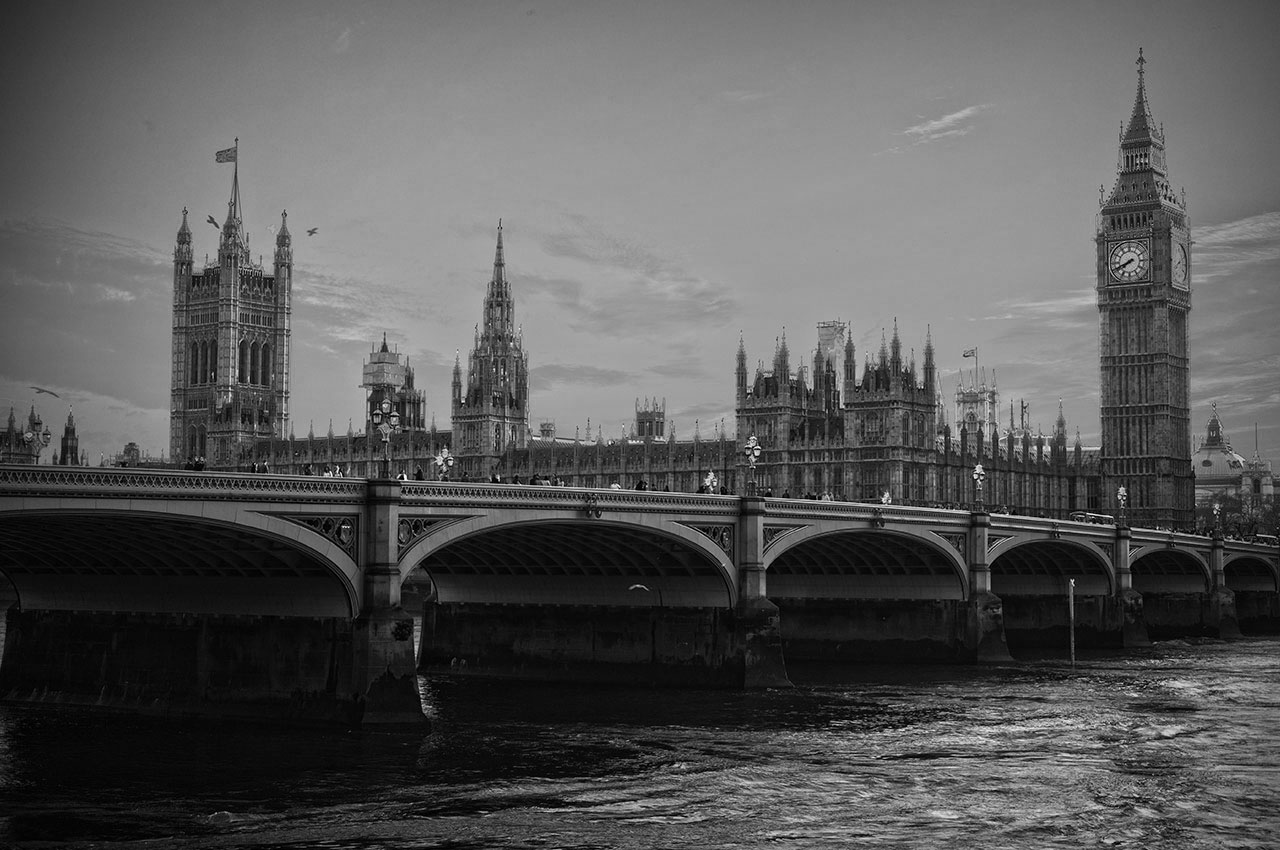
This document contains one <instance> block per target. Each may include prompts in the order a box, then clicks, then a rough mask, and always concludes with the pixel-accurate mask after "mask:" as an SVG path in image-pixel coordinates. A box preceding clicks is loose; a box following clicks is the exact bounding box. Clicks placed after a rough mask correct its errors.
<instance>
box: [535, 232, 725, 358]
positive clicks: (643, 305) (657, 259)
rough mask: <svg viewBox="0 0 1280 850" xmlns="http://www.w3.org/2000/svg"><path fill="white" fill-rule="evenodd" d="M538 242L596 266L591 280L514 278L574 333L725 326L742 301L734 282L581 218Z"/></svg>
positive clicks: (666, 332) (674, 331)
mask: <svg viewBox="0 0 1280 850" xmlns="http://www.w3.org/2000/svg"><path fill="white" fill-rule="evenodd" d="M566 218H567V219H568V221H569V225H570V226H568V227H565V228H562V229H560V230H558V231H556V232H554V233H548V234H546V235H544V236H543V237H542V239H541V247H542V250H543V251H544V252H545V253H546V254H548V255H549V256H551V257H554V258H558V259H567V260H571V261H576V262H578V263H582V264H585V265H589V266H591V267H592V277H591V279H592V284H591V286H590V287H587V286H586V285H585V284H583V283H582V282H581V281H579V280H576V279H574V278H569V277H539V276H536V275H528V276H516V280H517V281H518V282H519V284H520V286H521V287H522V289H523V291H525V292H528V293H530V294H531V295H534V296H539V295H541V296H545V297H547V298H549V299H551V300H552V302H553V303H555V305H556V306H557V307H558V308H560V309H561V310H563V311H564V313H565V314H566V315H567V316H568V317H569V319H568V321H569V325H570V327H571V328H573V329H574V330H579V331H585V332H588V333H595V334H601V335H611V336H623V337H645V336H652V335H653V334H656V333H659V332H660V333H662V335H663V336H664V337H666V338H673V337H678V336H680V335H681V334H682V333H684V332H688V331H694V330H697V329H699V328H705V327H707V326H708V325H709V324H713V323H714V324H723V323H724V322H725V321H726V320H727V319H729V318H730V317H732V316H734V315H736V313H737V311H738V305H737V302H736V300H735V299H734V297H733V295H732V291H731V290H730V288H729V287H727V286H725V285H723V284H720V283H716V282H713V281H709V280H706V279H705V278H702V277H699V276H698V275H695V274H692V273H690V272H688V271H687V270H685V269H683V268H682V267H681V266H680V265H679V264H677V263H675V262H673V261H672V260H670V259H668V258H666V257H663V256H661V255H659V254H658V253H656V252H654V251H652V250H650V249H649V248H647V247H645V246H643V245H641V244H640V243H638V242H636V241H634V240H629V239H623V238H619V237H617V236H613V235H612V234H609V233H606V232H604V231H603V230H601V229H600V228H599V227H597V226H595V225H594V224H592V223H591V222H589V221H588V220H587V219H586V218H585V217H584V216H567V217H566Z"/></svg>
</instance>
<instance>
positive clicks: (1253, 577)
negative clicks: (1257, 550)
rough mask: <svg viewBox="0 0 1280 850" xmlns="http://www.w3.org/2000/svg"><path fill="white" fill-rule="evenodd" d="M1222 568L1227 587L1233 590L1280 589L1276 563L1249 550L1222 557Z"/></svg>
mask: <svg viewBox="0 0 1280 850" xmlns="http://www.w3.org/2000/svg"><path fill="white" fill-rule="evenodd" d="M1222 570H1223V574H1224V577H1225V578H1226V582H1227V587H1229V588H1231V589H1232V590H1263V591H1270V592H1272V593H1274V592H1276V591H1277V590H1278V589H1280V575H1278V574H1277V570H1276V566H1275V564H1274V563H1273V562H1272V561H1271V560H1269V559H1267V558H1265V557H1263V556H1261V555H1254V554H1252V553H1249V552H1237V553H1235V554H1231V555H1227V556H1226V557H1225V558H1223V559H1222Z"/></svg>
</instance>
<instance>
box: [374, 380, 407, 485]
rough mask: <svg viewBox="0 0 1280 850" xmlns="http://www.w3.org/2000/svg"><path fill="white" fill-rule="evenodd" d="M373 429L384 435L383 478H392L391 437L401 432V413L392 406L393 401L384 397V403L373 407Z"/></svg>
mask: <svg viewBox="0 0 1280 850" xmlns="http://www.w3.org/2000/svg"><path fill="white" fill-rule="evenodd" d="M370 418H371V419H372V421H373V427H375V428H377V429H378V433H379V434H381V435H382V477H383V478H390V477H391V435H392V434H397V433H399V432H400V413H399V412H398V411H397V410H396V409H395V407H394V405H392V404H391V399H390V398H388V397H386V396H383V398H382V401H381V402H380V403H378V404H375V405H374V406H373V411H372V413H371V415H370Z"/></svg>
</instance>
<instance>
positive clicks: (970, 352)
mask: <svg viewBox="0 0 1280 850" xmlns="http://www.w3.org/2000/svg"><path fill="white" fill-rule="evenodd" d="M960 356H961V357H977V356H978V347H977V346H974V347H973V348H966V349H965V350H964V354H962V355H960Z"/></svg>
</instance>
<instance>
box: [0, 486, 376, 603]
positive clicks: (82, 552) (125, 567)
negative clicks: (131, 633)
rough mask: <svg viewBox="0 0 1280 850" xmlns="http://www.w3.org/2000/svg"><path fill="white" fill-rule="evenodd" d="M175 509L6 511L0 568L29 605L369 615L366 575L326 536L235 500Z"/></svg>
mask: <svg viewBox="0 0 1280 850" xmlns="http://www.w3.org/2000/svg"><path fill="white" fill-rule="evenodd" d="M167 507H168V508H169V509H167V510H166V509H160V506H158V505H157V506H155V507H152V505H151V504H149V503H143V504H141V505H139V504H138V503H136V502H135V503H132V504H130V503H129V502H128V501H125V502H124V503H123V504H122V505H121V506H120V507H118V508H94V507H89V506H76V507H71V508H62V509H26V510H11V511H3V512H0V541H3V547H2V550H0V572H3V573H4V574H5V575H6V577H7V578H8V579H9V580H10V581H11V582H12V583H13V585H14V587H15V590H16V592H17V595H18V602H19V605H21V606H22V607H23V608H36V609H47V610H80V611H136V612H147V613H182V614H249V615H263V616H270V615H278V616H306V617H342V618H347V619H350V618H353V617H355V616H356V615H357V614H358V613H359V611H360V601H361V590H362V582H361V580H360V570H359V569H358V567H357V566H356V563H355V561H354V560H353V559H352V557H351V556H350V555H348V554H347V553H346V552H345V551H343V550H342V549H341V548H339V547H338V546H337V545H335V544H334V543H333V542H332V541H330V540H329V539H327V538H326V537H324V536H323V535H321V534H320V533H318V532H316V531H313V530H311V529H309V528H307V527H305V526H303V525H299V524H298V523H295V522H292V521H289V520H287V519H284V518H281V517H278V516H271V515H268V514H265V513H259V512H257V511H255V510H252V509H247V508H245V507H243V506H241V505H238V504H234V503H222V504H219V505H204V506H201V505H199V504H195V505H194V506H189V505H187V504H185V503H180V502H179V503H173V504H170V505H168V506H167ZM189 507H190V508H191V509H190V510H187V509H188V508H189ZM51 539H54V540H56V541H57V545H56V547H52V546H49V545H48V541H49V540H51Z"/></svg>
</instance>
